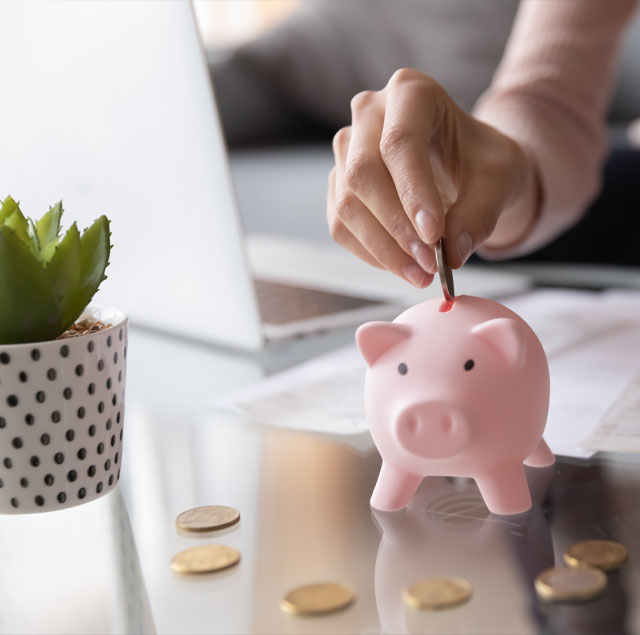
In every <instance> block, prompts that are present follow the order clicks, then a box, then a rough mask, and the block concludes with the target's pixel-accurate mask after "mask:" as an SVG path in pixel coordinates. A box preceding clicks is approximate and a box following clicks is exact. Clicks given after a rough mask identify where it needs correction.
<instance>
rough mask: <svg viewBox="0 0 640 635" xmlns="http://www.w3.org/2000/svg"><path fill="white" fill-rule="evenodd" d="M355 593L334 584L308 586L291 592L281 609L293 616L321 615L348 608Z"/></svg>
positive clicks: (285, 597) (286, 596)
mask: <svg viewBox="0 0 640 635" xmlns="http://www.w3.org/2000/svg"><path fill="white" fill-rule="evenodd" d="M353 600H354V595H353V593H352V592H351V591H350V590H349V589H347V588H346V587H344V586H342V585H341V584H336V583H333V582H326V583H323V584H308V585H306V586H301V587H298V588H297V589H294V590H293V591H289V593H287V595H285V596H284V598H283V599H282V600H281V601H280V608H281V609H282V610H283V611H286V612H287V613H291V614H292V615H321V614H324V613H333V612H335V611H340V610H341V609H345V608H347V606H349V605H350V604H351V603H352V602H353Z"/></svg>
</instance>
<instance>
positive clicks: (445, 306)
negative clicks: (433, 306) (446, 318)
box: [438, 298, 455, 313]
mask: <svg viewBox="0 0 640 635" xmlns="http://www.w3.org/2000/svg"><path fill="white" fill-rule="evenodd" d="M454 302H455V298H454V299H453V300H444V302H443V303H442V304H441V305H440V308H439V309H438V310H439V311H440V313H447V312H448V311H451V309H452V308H453V303H454Z"/></svg>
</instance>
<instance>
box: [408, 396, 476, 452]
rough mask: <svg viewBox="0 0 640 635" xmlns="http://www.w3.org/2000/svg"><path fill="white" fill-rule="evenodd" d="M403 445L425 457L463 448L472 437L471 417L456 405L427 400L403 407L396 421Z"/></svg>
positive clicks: (458, 450)
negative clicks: (468, 417)
mask: <svg viewBox="0 0 640 635" xmlns="http://www.w3.org/2000/svg"><path fill="white" fill-rule="evenodd" d="M395 427H396V436H397V440H398V443H399V444H400V446H401V447H402V448H403V449H404V450H406V451H407V452H410V453H411V454H415V455H417V456H420V457H422V458H425V459H442V458H446V457H450V456H453V455H454V454H457V453H458V452H460V451H461V450H462V449H463V448H464V447H465V446H466V445H467V442H468V441H469V437H470V427H469V423H468V421H467V418H466V417H465V416H464V414H463V413H462V412H461V411H460V410H459V409H458V408H456V407H455V406H453V405H451V404H447V403H442V402H437V401H425V402H422V403H417V404H413V405H411V406H409V407H408V408H405V409H404V410H402V411H401V412H400V413H399V415H398V417H397V419H396V423H395Z"/></svg>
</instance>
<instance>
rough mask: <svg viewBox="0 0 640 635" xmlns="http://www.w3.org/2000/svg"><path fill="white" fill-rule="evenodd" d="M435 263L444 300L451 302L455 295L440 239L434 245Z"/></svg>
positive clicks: (442, 242)
mask: <svg viewBox="0 0 640 635" xmlns="http://www.w3.org/2000/svg"><path fill="white" fill-rule="evenodd" d="M436 263H437V264H438V274H439V275H440V285H441V286H442V293H444V299H445V300H446V301H447V302H451V300H453V298H455V297H456V294H455V292H454V290H453V272H452V271H451V267H450V266H449V265H448V264H447V259H446V256H445V255H444V238H441V239H440V240H439V241H438V242H437V243H436Z"/></svg>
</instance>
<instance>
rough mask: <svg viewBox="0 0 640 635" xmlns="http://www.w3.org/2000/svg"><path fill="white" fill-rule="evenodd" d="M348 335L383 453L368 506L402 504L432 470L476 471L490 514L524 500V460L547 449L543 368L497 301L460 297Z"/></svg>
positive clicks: (527, 501)
mask: <svg viewBox="0 0 640 635" xmlns="http://www.w3.org/2000/svg"><path fill="white" fill-rule="evenodd" d="M356 338H357V342H358V346H359V348H360V351H361V352H362V354H363V356H364V358H365V360H366V361H367V364H368V366H369V369H368V371H367V379H366V387H365V408H366V413H367V420H368V422H369V426H370V428H371V434H372V436H373V439H374V441H375V443H376V446H377V447H378V450H379V451H380V454H381V455H382V461H383V464H382V469H381V471H380V476H379V477H378V483H377V484H376V487H375V490H374V492H373V496H372V497H371V505H372V506H373V507H374V508H375V509H379V510H381V511H393V510H396V509H401V508H403V507H405V506H406V505H407V504H408V503H409V501H410V500H411V498H412V496H413V494H414V492H415V491H416V489H417V487H418V485H419V484H420V482H421V481H422V479H423V478H424V477H425V476H436V475H438V476H467V477H472V478H474V479H475V480H476V482H477V484H478V487H479V488H480V492H481V493H482V496H483V498H484V501H485V503H486V505H487V507H488V508H489V510H490V511H492V512H493V513H496V514H517V513H520V512H523V511H526V510H527V509H529V508H530V507H531V497H530V495H529V488H528V486H527V479H526V477H525V473H524V467H523V462H524V463H526V464H527V465H530V466H534V467H542V466H546V465H550V464H552V463H553V461H554V457H553V454H552V453H551V451H550V450H549V448H548V446H547V444H546V443H545V442H544V440H543V439H542V433H543V431H544V427H545V423H546V419H547V411H548V407H549V367H548V364H547V358H546V355H545V353H544V350H543V349H542V345H541V344H540V341H539V340H538V338H537V337H536V335H535V333H534V332H533V331H532V330H531V328H530V327H529V326H528V325H527V324H526V323H525V322H524V320H522V319H521V318H520V317H518V316H517V315H516V314H515V313H513V312H512V311H510V310H509V309H507V308H506V307H504V306H502V305H500V304H498V303H496V302H492V301H490V300H484V299H481V298H474V297H470V296H458V297H456V298H455V299H454V300H453V301H451V302H442V301H441V300H436V299H434V300H429V301H427V302H423V303H421V304H418V305H416V306H414V307H412V308H410V309H408V310H407V311H405V312H404V313H402V314H401V315H400V316H398V317H397V318H396V320H395V321H394V322H369V323H367V324H364V325H363V326H361V327H360V328H359V329H358V332H357V335H356Z"/></svg>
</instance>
